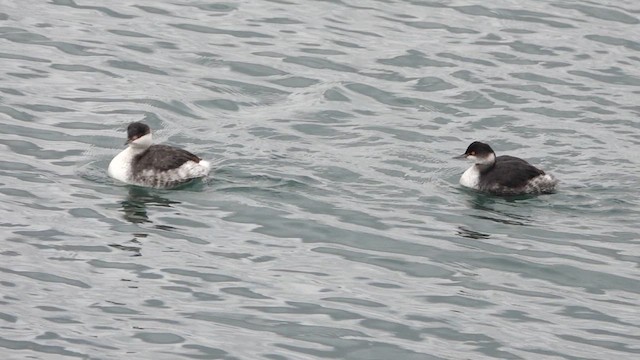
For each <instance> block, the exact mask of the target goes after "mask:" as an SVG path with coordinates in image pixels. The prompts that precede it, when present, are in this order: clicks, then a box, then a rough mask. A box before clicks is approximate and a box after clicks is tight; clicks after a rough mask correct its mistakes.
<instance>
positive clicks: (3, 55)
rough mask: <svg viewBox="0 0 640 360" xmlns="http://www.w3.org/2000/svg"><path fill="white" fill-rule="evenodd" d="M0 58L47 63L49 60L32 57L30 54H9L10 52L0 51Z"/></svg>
mask: <svg viewBox="0 0 640 360" xmlns="http://www.w3.org/2000/svg"><path fill="white" fill-rule="evenodd" d="M0 58H2V59H14V60H24V61H32V62H41V63H49V62H51V60H47V59H40V58H36V57H32V56H26V55H18V54H11V53H0Z"/></svg>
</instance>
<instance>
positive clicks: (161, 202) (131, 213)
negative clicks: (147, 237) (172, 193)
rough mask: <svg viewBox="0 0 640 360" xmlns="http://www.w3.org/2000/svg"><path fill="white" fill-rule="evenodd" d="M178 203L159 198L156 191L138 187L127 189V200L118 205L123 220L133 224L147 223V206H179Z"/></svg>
mask: <svg viewBox="0 0 640 360" xmlns="http://www.w3.org/2000/svg"><path fill="white" fill-rule="evenodd" d="M179 203H180V202H178V201H173V200H169V199H167V198H164V197H162V196H160V195H159V194H158V192H157V190H156V191H154V190H150V189H147V188H142V187H138V186H131V187H129V193H128V195H127V198H126V199H125V200H123V201H122V202H121V203H120V204H121V206H122V212H123V213H124V218H125V219H126V220H127V221H129V222H131V223H134V224H140V223H148V222H151V220H149V216H148V214H147V205H148V204H150V205H154V206H164V207H171V205H172V204H179Z"/></svg>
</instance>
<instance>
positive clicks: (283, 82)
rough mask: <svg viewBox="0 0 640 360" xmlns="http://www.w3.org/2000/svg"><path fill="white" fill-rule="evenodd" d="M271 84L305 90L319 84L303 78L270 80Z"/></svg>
mask: <svg viewBox="0 0 640 360" xmlns="http://www.w3.org/2000/svg"><path fill="white" fill-rule="evenodd" d="M271 82H272V83H274V84H277V85H280V86H284V87H289V88H306V87H309V86H312V85H315V84H317V83H319V82H320V80H317V79H311V78H308V77H303V76H290V77H287V78H284V79H278V80H271Z"/></svg>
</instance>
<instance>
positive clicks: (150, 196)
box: [109, 186, 180, 256]
mask: <svg viewBox="0 0 640 360" xmlns="http://www.w3.org/2000/svg"><path fill="white" fill-rule="evenodd" d="M179 203H180V202H178V201H174V200H169V199H167V198H165V197H162V196H161V194H159V191H158V190H153V189H147V188H142V187H138V186H130V187H129V192H128V194H127V198H126V199H125V200H123V201H121V202H120V205H121V207H122V212H123V213H124V218H125V220H127V221H129V222H130V223H133V224H145V223H152V222H153V221H151V220H150V219H149V215H148V213H147V205H152V206H163V207H171V205H173V204H179ZM155 227H156V228H160V229H164V230H171V229H172V227H170V226H166V225H156V226H155ZM132 235H133V238H132V239H131V240H129V241H128V242H126V243H125V244H110V245H109V246H111V247H112V248H115V249H119V250H123V251H128V252H131V253H132V256H141V255H142V254H141V252H140V251H141V241H140V240H141V239H144V238H146V237H147V236H148V234H147V233H144V232H134V233H133V234H132Z"/></svg>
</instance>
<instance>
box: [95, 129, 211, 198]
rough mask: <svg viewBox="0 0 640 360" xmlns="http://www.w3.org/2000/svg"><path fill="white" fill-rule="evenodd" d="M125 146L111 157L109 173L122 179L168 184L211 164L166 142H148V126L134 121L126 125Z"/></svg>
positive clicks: (201, 173)
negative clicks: (153, 143) (154, 143)
mask: <svg viewBox="0 0 640 360" xmlns="http://www.w3.org/2000/svg"><path fill="white" fill-rule="evenodd" d="M126 143H127V144H128V145H129V146H128V147H127V148H126V149H124V150H123V151H122V152H120V153H119V154H118V155H116V157H114V158H113V160H111V163H110V164H109V170H108V173H109V176H111V177H112V178H114V179H116V180H120V181H122V182H125V183H129V184H134V185H141V186H149V187H154V188H170V187H174V186H176V185H180V184H183V183H185V182H188V181H190V180H192V179H195V178H200V177H204V176H206V175H207V174H208V173H209V170H210V169H211V164H209V162H208V161H205V160H202V159H200V158H199V157H197V156H196V155H194V154H192V153H190V152H188V151H186V150H182V149H178V148H175V147H172V146H167V145H151V143H152V138H151V129H150V128H149V126H147V125H146V124H143V123H140V122H134V123H131V124H129V127H127V142H126Z"/></svg>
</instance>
